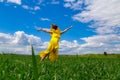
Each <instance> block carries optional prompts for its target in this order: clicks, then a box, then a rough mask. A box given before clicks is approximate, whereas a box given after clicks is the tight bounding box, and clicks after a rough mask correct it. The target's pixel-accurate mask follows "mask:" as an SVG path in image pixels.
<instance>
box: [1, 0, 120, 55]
mask: <svg viewBox="0 0 120 80" xmlns="http://www.w3.org/2000/svg"><path fill="white" fill-rule="evenodd" d="M108 2H109V3H108ZM119 5H120V1H119V0H112V1H109V0H97V1H96V0H91V1H89V0H0V28H1V29H0V52H10V53H18V54H30V40H32V43H33V45H34V48H35V51H36V54H38V52H39V51H40V50H44V49H46V48H47V45H48V43H49V40H50V36H49V34H47V33H44V32H37V31H36V30H35V27H42V28H47V29H48V28H50V25H51V24H52V23H55V24H57V25H58V26H59V27H60V29H61V30H64V29H65V28H67V27H69V26H70V25H73V28H72V29H71V30H69V31H68V32H67V33H65V34H63V35H62V36H61V39H60V43H59V44H60V49H59V53H60V54H77V53H79V54H84V53H103V52H104V51H107V52H109V53H120V49H119V47H120V11H119V9H120V7H119ZM6 48H7V50H6Z"/></svg>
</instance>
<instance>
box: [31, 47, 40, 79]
mask: <svg viewBox="0 0 120 80" xmlns="http://www.w3.org/2000/svg"><path fill="white" fill-rule="evenodd" d="M31 48H32V62H33V74H34V78H35V80H37V79H38V69H37V63H36V58H35V54H34V48H33V46H32V45H31Z"/></svg>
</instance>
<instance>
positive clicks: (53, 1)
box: [51, 0, 60, 4]
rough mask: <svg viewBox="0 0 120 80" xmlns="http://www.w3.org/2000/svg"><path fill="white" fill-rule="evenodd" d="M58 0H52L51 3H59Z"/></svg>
mask: <svg viewBox="0 0 120 80" xmlns="http://www.w3.org/2000/svg"><path fill="white" fill-rule="evenodd" d="M59 3H60V2H59V1H56V0H52V2H51V4H59Z"/></svg>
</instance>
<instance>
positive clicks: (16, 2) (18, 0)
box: [7, 0, 21, 5]
mask: <svg viewBox="0 0 120 80" xmlns="http://www.w3.org/2000/svg"><path fill="white" fill-rule="evenodd" d="M7 2H8V3H15V4H18V5H21V0H7Z"/></svg>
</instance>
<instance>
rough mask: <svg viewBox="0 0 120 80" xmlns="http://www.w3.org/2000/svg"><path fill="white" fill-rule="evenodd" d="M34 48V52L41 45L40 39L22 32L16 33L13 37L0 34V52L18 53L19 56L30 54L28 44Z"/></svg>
mask: <svg viewBox="0 0 120 80" xmlns="http://www.w3.org/2000/svg"><path fill="white" fill-rule="evenodd" d="M31 42H32V44H33V46H35V50H36V49H37V47H38V46H40V45H42V42H41V39H40V38H39V37H37V36H34V35H28V34H26V33H24V32H23V31H17V32H15V33H14V35H10V34H5V33H0V51H1V52H10V53H19V54H31V52H30V50H31V49H30V43H31Z"/></svg>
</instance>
